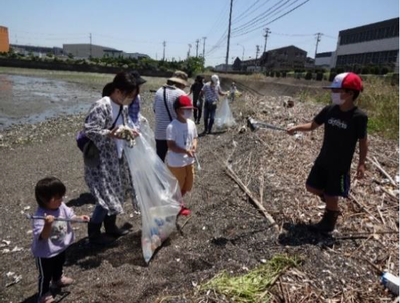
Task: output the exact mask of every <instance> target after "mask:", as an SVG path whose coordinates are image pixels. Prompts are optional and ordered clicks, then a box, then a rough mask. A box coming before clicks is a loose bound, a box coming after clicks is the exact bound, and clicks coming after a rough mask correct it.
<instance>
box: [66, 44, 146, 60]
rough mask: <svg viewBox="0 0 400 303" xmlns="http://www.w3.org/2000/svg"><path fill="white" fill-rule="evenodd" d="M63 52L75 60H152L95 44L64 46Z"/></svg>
mask: <svg viewBox="0 0 400 303" xmlns="http://www.w3.org/2000/svg"><path fill="white" fill-rule="evenodd" d="M63 50H64V53H65V54H66V55H69V54H72V56H74V58H81V59H88V58H89V57H92V58H103V57H112V58H119V57H122V58H135V59H140V58H150V57H149V56H147V55H145V54H140V53H125V52H124V51H122V50H118V49H115V48H112V47H106V46H100V45H94V44H63Z"/></svg>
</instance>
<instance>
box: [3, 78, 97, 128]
mask: <svg viewBox="0 0 400 303" xmlns="http://www.w3.org/2000/svg"><path fill="white" fill-rule="evenodd" d="M99 98H101V90H97V89H96V88H93V87H89V86H85V85H81V84H76V83H70V82H66V81H62V80H52V79H44V78H39V77H27V76H16V75H4V74H0V130H2V129H5V128H7V127H9V126H11V125H13V124H20V123H35V122H39V121H43V120H45V119H47V118H51V117H56V116H58V115H60V114H75V113H81V112H85V111H87V110H88V109H89V107H90V105H91V104H92V103H93V102H94V101H96V100H97V99H99Z"/></svg>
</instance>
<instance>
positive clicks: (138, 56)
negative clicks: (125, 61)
mask: <svg viewBox="0 0 400 303" xmlns="http://www.w3.org/2000/svg"><path fill="white" fill-rule="evenodd" d="M122 57H124V58H131V59H142V58H150V57H149V56H148V55H146V54H141V53H122Z"/></svg>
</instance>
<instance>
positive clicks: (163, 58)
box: [162, 41, 167, 61]
mask: <svg viewBox="0 0 400 303" xmlns="http://www.w3.org/2000/svg"><path fill="white" fill-rule="evenodd" d="M162 45H163V56H162V60H163V61H165V46H166V45H167V42H165V41H164V42H163V43H162Z"/></svg>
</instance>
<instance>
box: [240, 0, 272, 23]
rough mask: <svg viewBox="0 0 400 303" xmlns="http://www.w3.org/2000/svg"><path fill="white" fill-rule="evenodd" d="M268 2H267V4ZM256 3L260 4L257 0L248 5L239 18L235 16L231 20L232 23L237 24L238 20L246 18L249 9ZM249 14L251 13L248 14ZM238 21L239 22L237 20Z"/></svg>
mask: <svg viewBox="0 0 400 303" xmlns="http://www.w3.org/2000/svg"><path fill="white" fill-rule="evenodd" d="M268 1H269V0H267V2H268ZM258 2H260V0H257V1H256V2H254V3H253V4H252V5H250V6H249V7H248V8H247V9H246V10H245V11H244V12H243V13H241V14H240V15H239V16H236V17H235V18H233V20H232V21H233V22H237V21H239V20H240V18H241V17H242V19H243V18H245V17H246V16H248V15H249V14H246V13H247V12H248V11H249V10H250V9H252V8H253V7H254V6H255V5H256V4H257V3H258ZM250 14H251V13H250ZM238 19H239V20H238Z"/></svg>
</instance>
